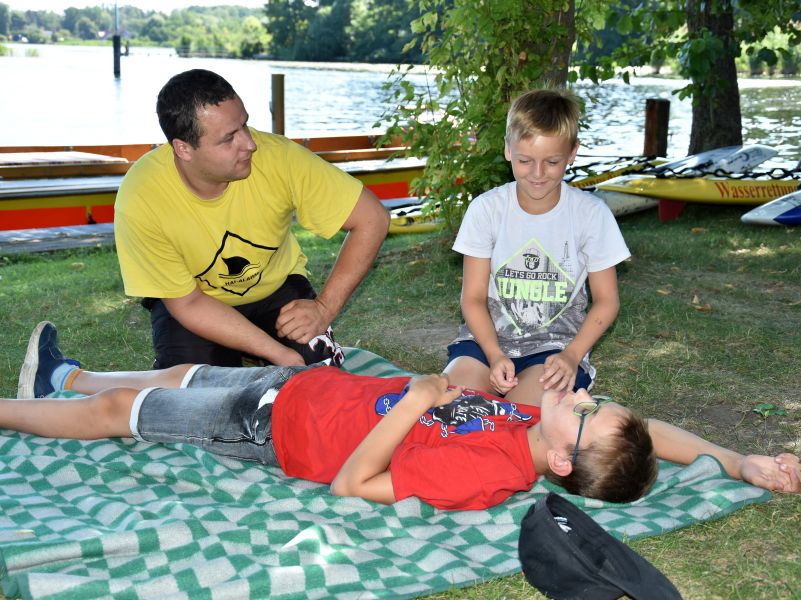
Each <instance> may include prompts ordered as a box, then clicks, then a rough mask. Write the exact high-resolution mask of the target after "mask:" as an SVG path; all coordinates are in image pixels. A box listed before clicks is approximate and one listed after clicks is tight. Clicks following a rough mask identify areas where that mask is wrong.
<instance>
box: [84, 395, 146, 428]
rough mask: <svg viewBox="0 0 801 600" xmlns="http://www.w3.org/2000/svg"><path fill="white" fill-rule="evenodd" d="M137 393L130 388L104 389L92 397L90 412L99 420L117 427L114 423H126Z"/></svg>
mask: <svg viewBox="0 0 801 600" xmlns="http://www.w3.org/2000/svg"><path fill="white" fill-rule="evenodd" d="M138 393H139V391H138V390H134V389H130V388H112V389H109V390H105V391H103V392H101V393H99V394H97V395H95V396H94V397H93V398H92V413H93V414H94V415H95V417H97V419H98V420H99V421H100V422H102V423H106V424H108V425H111V426H112V427H113V428H114V429H117V427H115V426H116V425H119V424H121V423H122V424H127V423H128V420H129V419H130V416H131V408H132V407H133V403H134V400H135V399H136V396H137V394H138Z"/></svg>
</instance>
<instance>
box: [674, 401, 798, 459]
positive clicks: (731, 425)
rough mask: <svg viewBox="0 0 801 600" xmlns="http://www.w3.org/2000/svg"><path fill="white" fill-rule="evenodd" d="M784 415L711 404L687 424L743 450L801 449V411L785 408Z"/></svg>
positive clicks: (762, 452) (710, 436) (710, 438)
mask: <svg viewBox="0 0 801 600" xmlns="http://www.w3.org/2000/svg"><path fill="white" fill-rule="evenodd" d="M785 413H786V414H783V415H771V416H768V417H763V416H761V415H759V414H757V413H756V412H754V411H753V410H750V409H738V408H732V407H730V406H725V405H720V404H717V405H710V406H704V407H702V408H700V409H699V411H698V413H697V415H694V416H693V417H692V418H691V419H688V422H687V423H686V425H688V426H689V428H690V429H692V430H693V431H698V432H703V436H704V437H705V438H707V439H709V440H712V441H715V442H717V443H719V444H722V445H724V446H728V447H730V448H736V449H737V450H739V451H741V452H758V453H761V454H776V453H778V452H782V451H788V452H798V449H799V448H798V437H797V436H796V435H794V432H795V431H798V427H799V421H801V415H795V414H793V413H794V411H785Z"/></svg>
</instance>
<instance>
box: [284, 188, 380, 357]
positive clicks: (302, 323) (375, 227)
mask: <svg viewBox="0 0 801 600" xmlns="http://www.w3.org/2000/svg"><path fill="white" fill-rule="evenodd" d="M388 228H389V214H388V213H387V211H386V210H385V209H384V207H383V206H382V205H381V203H380V202H379V201H378V198H376V196H375V194H373V193H372V192H371V191H370V190H368V189H367V188H362V192H361V194H360V195H359V199H358V200H357V201H356V205H355V206H354V207H353V210H352V211H351V213H350V215H349V216H348V218H347V220H346V221H345V223H344V224H343V225H342V230H343V231H347V232H348V234H347V236H345V241H344V242H343V243H342V248H340V251H339V256H338V257H337V260H336V262H335V263H334V268H333V269H332V270H331V274H330V275H329V276H328V280H327V281H326V282H325V285H324V286H323V289H322V290H321V291H320V294H319V295H318V296H317V298H315V299H314V300H293V301H292V302H289V303H288V304H286V305H285V306H283V307H282V308H281V314H280V315H279V317H278V319H277V320H276V328H277V331H278V334H279V335H280V336H283V337H287V338H289V339H291V340H294V341H296V342H300V343H302V344H305V343H307V342H309V340H311V339H312V338H313V337H315V336H318V335H320V334H321V333H323V332H324V331H325V330H326V329H327V328H328V326H329V325H330V324H331V323H332V321H333V320H334V319H335V318H336V316H337V315H338V314H339V312H340V311H341V310H342V307H343V306H345V302H347V301H348V298H350V296H351V294H352V293H353V290H355V289H356V287H357V286H358V285H359V284H360V283H361V281H362V279H364V276H365V275H366V274H367V271H368V270H369V269H370V266H371V265H372V264H373V262H374V261H375V257H376V256H377V255H378V250H379V248H381V243H382V242H383V241H384V238H385V237H386V236H387V229H388Z"/></svg>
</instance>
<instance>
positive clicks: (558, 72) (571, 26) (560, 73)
mask: <svg viewBox="0 0 801 600" xmlns="http://www.w3.org/2000/svg"><path fill="white" fill-rule="evenodd" d="M551 4H552V6H553V12H546V13H545V14H542V13H540V14H537V15H536V16H535V18H540V19H542V21H543V24H544V26H548V27H553V28H554V29H556V30H562V29H563V28H564V29H563V35H553V36H551V37H550V39H544V40H531V44H530V45H528V48H527V49H528V52H529V53H530V54H532V55H533V56H540V57H546V59H547V61H548V65H547V66H546V67H545V70H544V72H543V76H542V80H543V81H546V82H548V83H549V84H550V85H554V86H560V87H564V86H565V85H567V72H568V67H569V66H570V52H571V50H572V48H573V43H574V42H575V41H576V24H575V21H576V2H575V0H567V2H565V3H564V4H562V3H561V2H559V3H557V2H553V3H551ZM532 5H536V6H537V12H539V11H540V10H541V7H540V6H539V4H537V3H532ZM557 6H558V7H559V8H557ZM560 9H563V10H560Z"/></svg>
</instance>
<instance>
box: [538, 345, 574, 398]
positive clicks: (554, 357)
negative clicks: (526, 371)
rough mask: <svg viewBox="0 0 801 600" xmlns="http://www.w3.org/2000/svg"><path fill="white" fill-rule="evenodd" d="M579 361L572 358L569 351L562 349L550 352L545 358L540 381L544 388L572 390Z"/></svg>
mask: <svg viewBox="0 0 801 600" xmlns="http://www.w3.org/2000/svg"><path fill="white" fill-rule="evenodd" d="M578 363H579V361H578V360H576V359H575V358H573V356H571V355H570V353H568V352H565V351H562V352H559V353H557V354H551V355H550V356H549V357H548V358H546V359H545V363H544V364H543V367H545V370H544V371H543V374H542V377H540V383H541V384H542V389H544V390H556V391H557V392H559V391H561V390H572V389H573V386H575V385H576V374H577V373H578Z"/></svg>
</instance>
